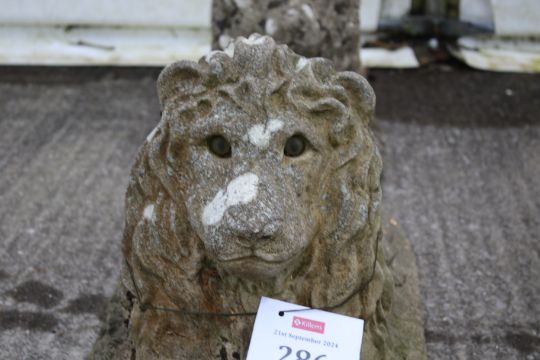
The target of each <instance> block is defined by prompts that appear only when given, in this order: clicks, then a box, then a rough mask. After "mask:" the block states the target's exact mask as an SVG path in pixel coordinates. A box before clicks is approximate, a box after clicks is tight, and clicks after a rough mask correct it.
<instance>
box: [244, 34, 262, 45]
mask: <svg viewBox="0 0 540 360" xmlns="http://www.w3.org/2000/svg"><path fill="white" fill-rule="evenodd" d="M264 39H265V38H264V37H262V36H260V37H257V36H254V35H251V36H250V37H249V39H246V38H240V41H242V42H243V43H244V44H247V45H261V44H264Z"/></svg>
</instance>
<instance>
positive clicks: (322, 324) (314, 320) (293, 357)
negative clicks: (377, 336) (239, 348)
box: [246, 297, 364, 360]
mask: <svg viewBox="0 0 540 360" xmlns="http://www.w3.org/2000/svg"><path fill="white" fill-rule="evenodd" d="M300 309H308V310H302V311H288V310H300ZM363 332H364V320H361V319H357V318H352V317H348V316H343V315H339V314H334V313H330V312H326V311H321V310H313V309H309V308H307V307H305V306H300V305H296V304H291V303H288V302H284V301H279V300H274V299H270V298H266V297H262V298H261V303H260V305H259V310H258V311H257V317H256V318H255V326H254V327H253V334H252V335H251V342H250V344H249V350H248V355H247V359H246V360H353V359H354V360H359V359H360V348H361V346H362V334H363Z"/></svg>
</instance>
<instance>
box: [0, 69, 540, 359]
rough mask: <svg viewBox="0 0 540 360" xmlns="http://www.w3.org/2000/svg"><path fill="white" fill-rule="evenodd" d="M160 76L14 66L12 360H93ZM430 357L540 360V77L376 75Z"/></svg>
mask: <svg viewBox="0 0 540 360" xmlns="http://www.w3.org/2000/svg"><path fill="white" fill-rule="evenodd" d="M158 73H159V69H136V68H122V69H111V68H40V67H37V68H28V67H3V68H0V110H1V114H2V116H1V117H0V359H79V358H83V357H84V355H85V354H87V353H88V352H89V350H90V349H91V347H92V344H93V342H94V341H95V339H96V337H97V333H98V331H99V328H100V326H101V323H102V322H103V320H104V319H103V318H104V311H105V306H106V303H107V299H108V297H109V296H110V295H111V294H112V292H113V290H114V286H115V283H116V281H117V276H118V274H119V267H120V238H121V234H122V227H123V197H124V191H125V188H126V185H127V176H128V172H129V169H130V166H131V163H132V162H133V160H134V157H135V153H136V151H137V148H138V146H139V145H140V144H141V143H142V141H143V139H144V138H145V136H146V134H147V133H148V132H150V130H151V129H152V128H153V126H154V125H155V124H156V123H157V121H158V118H159V106H158V102H157V96H156V93H155V86H154V81H155V78H156V77H157V74H158ZM369 78H370V80H371V82H372V84H373V85H374V88H375V91H376V93H377V96H378V108H377V120H376V122H375V124H374V126H375V129H376V132H377V134H378V136H379V138H380V140H381V150H382V153H383V158H384V160H385V170H384V174H383V187H384V203H385V208H386V210H387V212H388V213H389V214H390V215H391V216H392V217H393V218H394V219H395V220H396V221H397V222H398V223H399V224H400V225H401V226H402V228H403V229H404V231H405V233H406V235H407V236H408V238H409V239H410V241H411V243H412V246H413V249H414V251H415V253H416V256H417V261H418V271H419V276H420V287H421V294H422V297H423V302H424V304H425V311H426V315H425V316H426V341H427V348H428V357H429V358H430V359H469V358H475V359H476V358H486V359H540V325H539V324H540V281H539V280H538V279H539V278H540V235H539V234H540V180H539V179H540V118H539V116H538V113H539V110H540V76H531V75H512V74H494V73H482V72H474V71H471V70H467V69H463V68H461V67H436V68H428V69H422V70H415V71H373V72H371V73H370V76H369Z"/></svg>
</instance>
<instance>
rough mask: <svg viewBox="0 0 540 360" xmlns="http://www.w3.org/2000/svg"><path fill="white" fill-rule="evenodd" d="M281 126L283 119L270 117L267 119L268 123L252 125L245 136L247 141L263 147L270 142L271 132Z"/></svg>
mask: <svg viewBox="0 0 540 360" xmlns="http://www.w3.org/2000/svg"><path fill="white" fill-rule="evenodd" d="M282 127H283V121H281V120H278V119H272V120H270V121H268V124H267V125H266V127H265V125H263V124H257V125H253V126H252V127H251V128H250V129H249V131H248V133H247V137H248V139H249V141H250V142H251V143H252V144H253V145H255V146H257V147H258V148H261V149H265V148H266V147H268V144H269V143H270V137H271V136H272V133H274V132H276V131H278V130H280V129H281V128H282Z"/></svg>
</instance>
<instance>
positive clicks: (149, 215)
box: [143, 204, 154, 221]
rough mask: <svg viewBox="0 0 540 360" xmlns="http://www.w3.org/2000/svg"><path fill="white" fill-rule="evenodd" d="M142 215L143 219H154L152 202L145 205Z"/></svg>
mask: <svg viewBox="0 0 540 360" xmlns="http://www.w3.org/2000/svg"><path fill="white" fill-rule="evenodd" d="M143 216H144V218H145V219H148V220H150V221H154V204H150V205H147V206H146V207H145V208H144V211H143Z"/></svg>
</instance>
